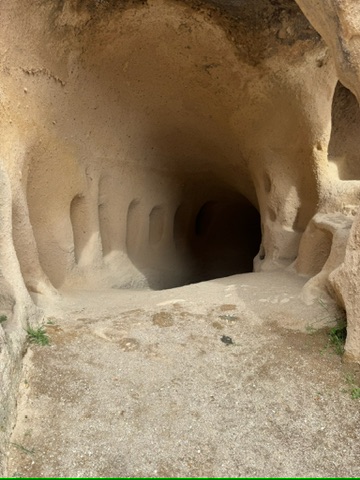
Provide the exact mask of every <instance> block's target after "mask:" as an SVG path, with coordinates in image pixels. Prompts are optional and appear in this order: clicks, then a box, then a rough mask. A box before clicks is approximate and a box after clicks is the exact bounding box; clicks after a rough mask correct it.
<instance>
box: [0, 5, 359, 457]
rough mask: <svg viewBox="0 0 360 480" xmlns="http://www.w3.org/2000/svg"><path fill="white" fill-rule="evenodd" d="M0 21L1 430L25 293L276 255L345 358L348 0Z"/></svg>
mask: <svg viewBox="0 0 360 480" xmlns="http://www.w3.org/2000/svg"><path fill="white" fill-rule="evenodd" d="M300 9H302V10H300ZM302 11H303V12H304V13H302ZM304 14H305V15H304ZM0 16H1V26H2V28H1V31H0V57H1V67H0V105H1V110H0V132H1V142H0V155H1V170H0V181H1V186H2V189H1V194H0V196H1V198H0V201H1V205H0V217H1V222H2V229H1V232H0V251H1V262H0V283H1V288H0V295H1V299H2V301H1V314H3V315H6V317H7V320H6V321H5V322H2V323H1V325H0V333H1V337H0V338H1V342H2V344H1V350H0V372H2V375H3V377H2V378H3V379H4V381H3V382H2V383H1V387H0V388H1V389H2V390H1V392H0V393H1V398H4V399H5V400H4V405H5V408H4V410H3V412H4V414H2V418H3V419H4V420H2V421H3V425H4V426H2V427H1V429H0V435H1V436H2V437H1V438H3V439H5V438H6V435H7V433H8V430H9V425H10V423H9V421H10V420H9V418H10V417H9V414H8V412H9V411H11V410H12V409H13V407H12V406H11V405H13V404H14V403H13V398H14V391H15V390H16V388H17V387H16V385H17V378H18V372H19V368H20V367H19V366H20V357H21V352H22V350H23V345H24V336H25V333H24V328H25V327H26V324H27V322H29V321H30V322H31V321H33V322H36V321H38V320H39V318H41V313H40V312H39V311H38V310H37V309H36V307H35V306H34V304H33V303H32V300H31V298H30V296H29V294H28V292H27V290H28V291H30V292H32V294H42V295H45V296H48V297H49V298H53V299H54V301H55V299H56V298H57V297H58V296H59V295H60V294H61V290H62V289H67V290H71V289H72V288H86V289H94V290H96V289H98V288H105V287H107V288H119V289H121V288H128V287H131V288H152V289H162V288H168V287H174V286H179V285H184V284H188V283H193V282H196V281H199V280H207V279H210V278H217V277H221V276H226V275H230V274H234V273H243V272H250V271H252V270H253V268H254V269H255V270H256V271H259V272H261V271H273V270H276V269H285V268H289V269H291V270H292V271H293V274H294V275H297V274H300V275H306V276H308V277H309V281H308V282H307V284H306V286H305V287H304V290H303V298H304V299H305V300H306V301H307V302H308V303H309V302H313V301H316V299H317V295H323V294H324V292H325V294H326V295H328V294H330V295H331V296H332V297H333V298H334V299H335V300H336V301H337V302H338V303H339V304H341V305H342V306H343V307H344V308H345V309H346V312H347V316H348V339H347V344H346V356H347V358H349V359H351V360H354V361H357V362H359V361H360V323H359V321H358V320H357V319H358V318H359V316H358V309H359V306H358V301H357V292H358V291H359V287H360V285H359V284H358V280H357V279H358V278H359V275H358V272H359V268H360V266H359V259H358V253H357V252H358V248H359V242H358V235H359V234H358V229H359V228H360V227H359V225H360V223H359V222H360V220H359V218H358V217H356V218H355V215H356V212H357V210H358V205H359V200H360V188H359V187H360V184H359V178H360V167H359V165H360V162H359V138H360V137H359V134H360V113H359V108H358V102H357V100H356V98H358V99H360V40H359V38H360V36H359V32H360V7H359V4H358V2H357V1H356V0H342V1H340V0H339V1H336V0H323V1H320V0H317V1H312V0H311V1H310V0H296V2H295V1H293V0H251V1H250V0H243V1H231V0H227V1H222V0H208V1H200V0H183V1H180V0H149V1H147V2H146V1H143V0H137V1H136V0H134V1H130V0H129V1H125V0H121V1H118V2H116V1H110V0H103V1H100V0H64V1H62V2H57V3H56V2H52V1H50V0H45V1H44V0H41V1H40V0H32V1H31V2H27V3H26V5H25V4H24V2H23V1H21V0H12V1H10V0H5V1H4V2H3V3H2V4H1V6H0ZM309 22H310V23H309ZM311 25H312V26H311ZM339 82H341V83H339ZM354 218H355V220H354ZM352 223H353V226H352V228H351V230H350V226H351V224H352ZM349 232H350V233H349ZM348 238H349V241H348V240H347V239H348ZM26 287H27V288H26ZM59 292H60V293H59ZM5 419H6V420H5ZM4 441H5V440H3V443H4ZM2 445H3V444H1V445H0V450H3V447H2Z"/></svg>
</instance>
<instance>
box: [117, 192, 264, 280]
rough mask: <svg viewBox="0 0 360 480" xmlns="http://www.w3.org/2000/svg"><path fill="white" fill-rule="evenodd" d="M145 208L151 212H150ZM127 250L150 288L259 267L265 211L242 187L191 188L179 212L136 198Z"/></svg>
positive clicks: (211, 277) (130, 214)
mask: <svg viewBox="0 0 360 480" xmlns="http://www.w3.org/2000/svg"><path fill="white" fill-rule="evenodd" d="M145 212H149V213H148V214H147V213H145ZM126 243H127V254H128V256H129V259H130V260H131V262H132V263H133V264H134V265H135V266H136V268H138V269H139V270H140V271H142V272H143V273H144V275H145V277H146V279H147V281H148V283H149V286H150V288H153V289H165V288H173V287H177V286H181V285H184V284H190V283H195V282H199V281H205V280H210V279H214V278H220V277H225V276H229V275H233V274H239V273H246V272H251V271H253V258H254V257H255V255H256V254H257V253H258V251H259V247H260V243H261V229H260V215H259V213H258V211H257V209H256V208H255V207H254V206H253V205H252V204H251V203H250V202H249V201H248V200H247V199H246V198H245V197H244V196H243V195H241V194H240V193H238V192H232V191H230V192H222V193H221V194H220V195H219V194H218V195H214V194H213V195H211V192H209V194H208V198H207V199H206V200H204V198H203V196H202V195H201V196H200V197H199V198H197V195H196V192H192V194H191V190H190V192H188V193H187V195H186V199H184V201H183V202H182V203H181V204H180V205H179V206H178V208H177V209H176V211H175V213H174V211H173V209H171V208H169V206H166V205H162V206H160V205H157V206H155V207H153V208H149V206H146V205H142V204H141V200H135V201H133V202H131V204H130V205H129V209H128V217H127V242H126Z"/></svg>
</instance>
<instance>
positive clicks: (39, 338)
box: [26, 327, 50, 345]
mask: <svg viewBox="0 0 360 480" xmlns="http://www.w3.org/2000/svg"><path fill="white" fill-rule="evenodd" d="M26 332H27V334H28V339H29V341H30V342H31V343H36V344H37V345H49V343H50V339H49V337H48V335H46V331H45V329H44V327H38V328H32V327H29V328H28V329H27V330H26Z"/></svg>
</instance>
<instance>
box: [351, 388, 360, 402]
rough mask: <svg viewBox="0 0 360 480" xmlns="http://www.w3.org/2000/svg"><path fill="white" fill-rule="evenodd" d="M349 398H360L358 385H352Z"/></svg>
mask: <svg viewBox="0 0 360 480" xmlns="http://www.w3.org/2000/svg"><path fill="white" fill-rule="evenodd" d="M351 398H352V399H353V400H357V399H358V398H360V387H354V388H353V389H352V390H351Z"/></svg>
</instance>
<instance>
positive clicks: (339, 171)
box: [329, 82, 360, 180]
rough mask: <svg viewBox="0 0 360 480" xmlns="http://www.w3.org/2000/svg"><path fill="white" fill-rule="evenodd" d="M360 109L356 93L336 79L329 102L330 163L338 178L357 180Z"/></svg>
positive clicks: (358, 169)
mask: <svg viewBox="0 0 360 480" xmlns="http://www.w3.org/2000/svg"><path fill="white" fill-rule="evenodd" d="M359 138H360V109H359V104H358V102H357V100H356V98H355V96H354V95H353V94H352V93H351V92H350V90H348V89H347V88H346V87H344V86H343V85H342V84H341V83H340V82H338V84H337V86H336V89H335V93H334V98H333V105H332V129H331V138H330V143H329V162H330V167H331V168H332V170H333V172H334V174H335V175H336V176H337V177H338V178H339V179H340V180H359V179H360V152H359Z"/></svg>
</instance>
